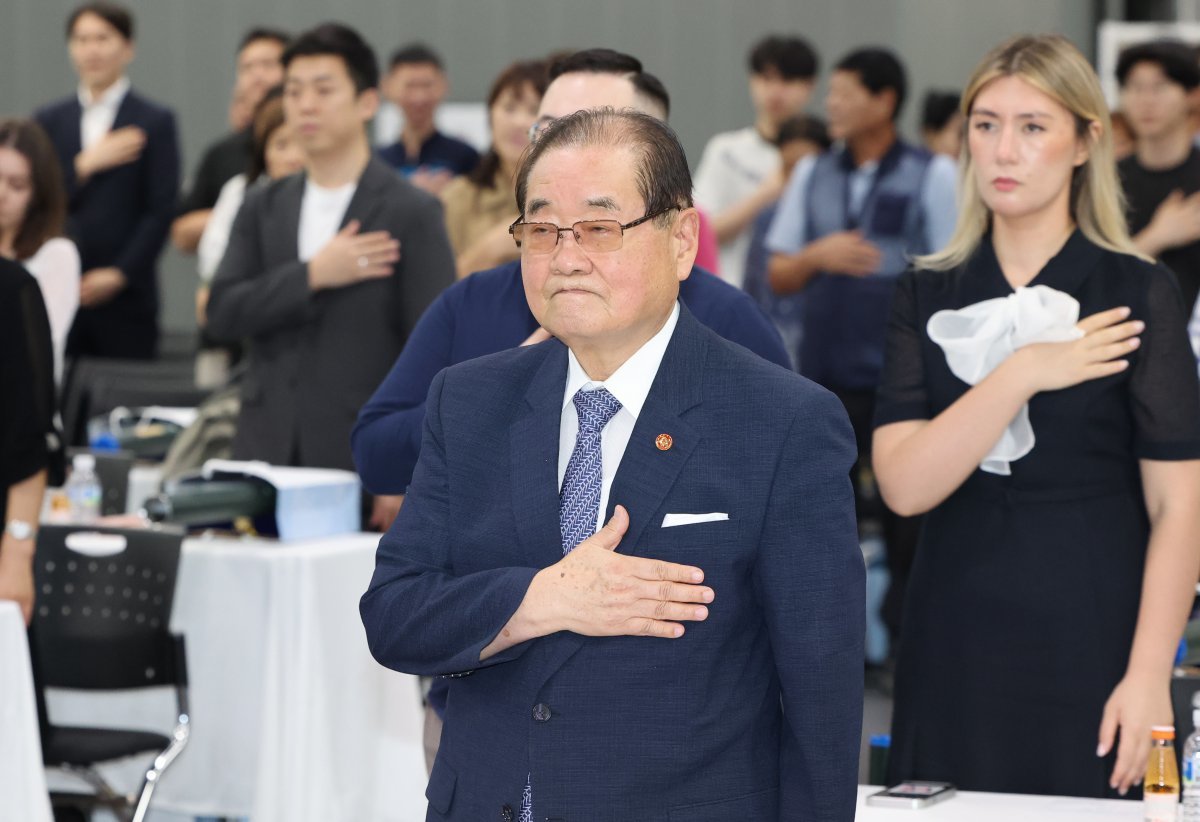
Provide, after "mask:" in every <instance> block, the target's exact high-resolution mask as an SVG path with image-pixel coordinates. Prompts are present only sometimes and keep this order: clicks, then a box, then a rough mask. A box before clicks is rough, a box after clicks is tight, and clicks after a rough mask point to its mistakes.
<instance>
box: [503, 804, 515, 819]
mask: <svg viewBox="0 0 1200 822" xmlns="http://www.w3.org/2000/svg"><path fill="white" fill-rule="evenodd" d="M500 818H501V819H502V820H504V822H513V809H512V805H505V806H504V807H502V808H501V809H500Z"/></svg>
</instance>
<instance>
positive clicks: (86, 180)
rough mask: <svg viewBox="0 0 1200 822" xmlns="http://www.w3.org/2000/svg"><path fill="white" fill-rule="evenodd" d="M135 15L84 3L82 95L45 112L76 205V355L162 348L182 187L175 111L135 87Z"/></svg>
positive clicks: (74, 29) (75, 56)
mask: <svg viewBox="0 0 1200 822" xmlns="http://www.w3.org/2000/svg"><path fill="white" fill-rule="evenodd" d="M133 36H134V32H133V17H132V15H131V14H130V13H129V12H128V11H127V10H126V9H124V8H122V7H121V6H118V5H116V4H114V3H109V2H104V1H103V0H98V1H97V2H90V3H85V4H84V5H82V6H79V7H78V8H76V9H75V10H74V11H73V12H71V15H70V17H68V19H67V47H68V50H69V52H70V55H71V62H72V63H74V65H75V70H76V71H77V72H78V74H79V80H80V85H79V91H78V93H77V94H75V95H72V96H71V97H68V98H66V99H64V100H61V101H59V102H57V103H52V104H50V105H48V106H46V107H44V108H42V109H39V110H38V111H37V112H36V113H35V115H34V117H35V118H36V119H37V121H38V122H39V123H40V124H41V125H42V128H44V129H45V130H46V133H47V134H49V135H50V139H51V140H52V141H53V142H54V147H55V150H56V151H57V153H58V159H59V163H60V164H61V165H62V170H63V179H64V181H65V183H66V187H67V194H68V196H69V198H70V200H69V203H70V205H69V221H68V222H69V231H70V234H71V237H72V239H74V241H75V244H76V246H78V248H79V257H80V260H81V263H82V265H83V278H82V280H81V282H80V295H79V297H80V299H79V306H80V307H79V313H78V314H76V315H75V324H74V327H73V328H72V329H71V336H70V339H69V340H68V345H67V350H68V353H70V354H73V355H76V356H80V355H90V356H97V357H120V358H128V359H152V358H153V357H154V355H155V353H156V351H157V348H158V271H157V265H158V255H159V253H160V252H161V251H162V247H163V243H164V242H165V240H166V237H167V231H168V230H169V228H170V225H171V218H172V216H173V212H174V209H175V198H176V195H177V192H178V189H179V141H178V138H177V136H176V130H175V115H174V114H172V113H171V111H170V110H169V109H166V108H164V107H162V106H160V105H158V104H157V103H154V102H151V101H150V100H147V99H146V98H145V97H142V96H141V95H140V94H137V93H136V92H134V91H132V90H130V88H129V80H128V78H127V77H126V76H125V69H126V68H127V67H128V65H129V63H130V62H131V61H132V60H133V56H134V48H133Z"/></svg>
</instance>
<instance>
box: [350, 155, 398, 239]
mask: <svg viewBox="0 0 1200 822" xmlns="http://www.w3.org/2000/svg"><path fill="white" fill-rule="evenodd" d="M395 178H396V173H395V172H394V171H392V170H391V168H389V167H388V166H387V165H386V164H385V163H384V162H383V161H381V160H379V159H378V158H377V157H375V155H371V159H370V160H369V161H368V162H367V167H366V168H364V169H363V173H362V176H361V177H359V178H358V186H357V187H356V188H355V189H354V196H353V197H351V198H350V204H349V205H348V206H346V213H345V215H343V217H342V224H341V226H339V228H345V227H346V223H348V222H350V221H351V220H358V222H359V225H361V226H362V230H363V231H369V230H372V229H369V228H368V226H370V225H371V220H372V218H373V217H374V216H375V213H376V212H377V211H378V210H379V208H380V206H381V205H382V204H383V201H384V197H383V196H382V194H381V193H380V192H381V190H382V189H383V188H385V187H386V186H387V184H388V183H389V182H391V181H393V180H395ZM393 233H394V232H393Z"/></svg>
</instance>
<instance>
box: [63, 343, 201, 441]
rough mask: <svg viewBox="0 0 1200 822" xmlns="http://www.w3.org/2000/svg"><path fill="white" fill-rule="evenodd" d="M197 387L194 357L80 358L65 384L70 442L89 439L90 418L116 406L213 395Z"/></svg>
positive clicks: (188, 401)
mask: <svg viewBox="0 0 1200 822" xmlns="http://www.w3.org/2000/svg"><path fill="white" fill-rule="evenodd" d="M209 393H210V392H209V391H208V389H204V388H197V387H196V382H195V374H194V373H193V367H192V365H191V363H190V362H183V361H171V360H168V361H161V362H160V361H148V362H143V361H140V360H103V359H92V358H86V357H85V358H82V359H79V360H76V361H75V363H74V364H73V365H72V367H71V369H70V371H69V373H68V374H67V379H66V385H65V387H64V389H63V400H62V418H63V433H64V435H65V436H66V438H67V444H68V445H86V444H87V421H88V419H90V418H91V417H94V416H97V415H99V414H107V413H108V412H109V411H112V410H113V409H114V408H117V407H119V406H125V407H126V408H136V407H141V406H146V405H171V406H180V407H195V406H197V405H199V404H200V403H201V402H202V401H203V400H204V398H205V397H207V396H208V395H209Z"/></svg>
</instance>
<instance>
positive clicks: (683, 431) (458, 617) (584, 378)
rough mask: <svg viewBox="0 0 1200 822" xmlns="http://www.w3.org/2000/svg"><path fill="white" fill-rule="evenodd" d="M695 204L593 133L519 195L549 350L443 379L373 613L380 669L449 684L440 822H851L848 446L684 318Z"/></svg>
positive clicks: (523, 178)
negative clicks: (683, 287)
mask: <svg viewBox="0 0 1200 822" xmlns="http://www.w3.org/2000/svg"><path fill="white" fill-rule="evenodd" d="M691 189H692V182H691V177H690V175H689V173H688V168H687V162H686V158H685V156H684V153H683V150H682V148H681V147H680V145H679V143H678V141H677V139H676V138H675V135H674V133H673V132H672V131H671V130H670V129H669V128H668V127H667V126H666V125H664V124H663V123H661V122H660V121H658V120H656V119H654V118H653V117H649V116H646V115H644V114H639V113H634V112H614V111H612V110H604V109H601V110H591V111H581V112H577V113H575V114H572V115H570V116H567V117H564V118H561V119H560V120H558V121H556V122H555V123H553V124H552V125H550V126H549V127H548V129H547V130H546V132H545V134H544V135H543V136H542V137H541V138H540V139H539V141H538V143H537V144H536V145H535V146H534V148H533V149H532V150H531V152H530V154H529V156H528V157H527V158H526V160H525V162H524V164H523V166H522V168H521V171H520V172H519V174H518V179H517V199H518V203H519V204H520V205H521V206H522V216H521V218H520V220H518V222H517V223H516V224H514V226H513V234H514V237H515V238H516V239H517V241H518V242H519V243H520V244H521V254H522V276H523V280H524V285H525V293H526V297H527V299H528V301H529V305H530V308H531V309H532V311H533V313H534V315H535V316H536V318H537V319H538V321H539V322H540V324H541V325H542V326H543V327H544V328H546V329H547V331H549V332H550V333H551V334H553V335H554V339H551V340H549V341H547V342H544V343H541V344H538V345H534V346H529V347H524V348H518V349H512V350H509V351H504V352H501V353H498V354H494V355H490V356H486V357H482V358H479V359H476V360H472V361H470V362H465V363H462V364H460V365H456V366H453V367H451V368H449V369H446V370H445V371H443V372H442V373H441V374H439V375H438V377H437V379H435V381H434V383H433V386H432V388H431V389H430V393H429V400H428V404H427V409H426V421H425V435H424V442H423V443H422V446H421V453H420V459H419V462H418V464H417V469H416V472H415V475H414V477H413V482H412V485H411V486H410V487H409V494H408V501H407V502H406V504H405V505H404V507H403V508H402V509H401V511H400V515H399V517H398V519H397V520H396V522H395V524H394V525H393V527H392V529H391V530H390V531H389V532H388V534H387V535H386V536H385V537H384V538H383V540H382V541H381V542H380V545H379V551H378V555H377V558H376V569H375V575H374V578H373V579H372V581H371V585H370V588H369V590H368V591H367V593H366V594H365V595H364V597H363V599H362V604H361V610H362V616H363V622H364V624H365V626H366V629H367V636H368V640H369V642H370V645H371V649H372V652H373V653H374V654H375V656H376V658H377V659H378V660H379V661H380V662H381V663H383V664H384V665H387V666H388V667H391V668H394V669H396V670H401V671H407V672H411V673H417V674H433V675H441V676H447V677H452V678H453V680H452V685H451V690H450V696H449V703H448V706H447V712H446V724H445V730H444V732H443V737H442V745H441V748H440V750H439V752H438V756H437V760H436V762H435V764H434V768H433V773H432V775H431V777H430V782H429V787H428V790H427V792H426V795H427V797H428V798H429V815H428V819H430V820H472V822H474V820H479V819H500V820H507V821H508V822H513V820H519V822H531V820H533V819H538V820H544V819H559V820H570V821H571V822H576V821H579V822H582V820H587V822H598V821H602V820H635V819H636V820H639V822H654V821H655V820H662V821H663V822H665V821H666V820H671V819H687V820H690V822H696V821H697V820H699V822H704V820H714V822H715V820H722V822H724V820H727V819H754V820H766V821H767V822H770V821H771V820H801V819H804V820H845V822H849V820H851V819H852V818H853V816H854V806H855V795H856V792H855V783H856V781H857V780H856V776H857V759H858V746H859V733H860V724H861V709H862V640H863V614H864V602H863V577H864V574H863V563H862V557H861V555H860V553H859V549H858V544H857V537H856V527H855V518H854V507H853V506H854V503H853V497H852V494H851V489H850V483H849V479H848V474H849V469H850V465H851V463H852V462H853V460H854V456H855V453H854V441H853V435H852V432H851V430H850V426H849V424H848V421H847V419H846V414H845V412H844V411H843V410H842V408H841V406H840V404H839V403H838V401H837V400H836V399H835V398H834V397H833V396H832V395H831V394H829V393H828V392H826V391H825V390H823V389H821V388H819V387H817V386H816V385H814V384H813V383H810V382H808V381H806V380H804V379H803V378H801V377H798V376H796V375H794V374H792V373H789V372H787V371H785V370H784V369H782V368H779V367H777V366H775V365H772V364H770V363H768V362H766V361H764V360H762V359H761V358H759V357H757V356H755V355H753V354H751V353H750V352H748V351H746V350H745V349H744V348H741V347H740V346H737V345H734V344H732V343H729V342H727V341H726V340H724V339H722V338H721V337H720V336H718V335H717V334H716V333H714V332H712V331H710V330H709V329H707V328H705V327H704V326H702V325H701V324H700V323H699V322H697V321H696V320H695V319H694V318H693V317H692V315H691V314H690V313H689V312H688V311H687V309H686V308H684V307H682V306H681V305H680V303H679V302H678V293H679V283H680V281H681V280H683V279H685V278H686V277H687V276H688V275H689V273H690V272H691V269H692V263H693V260H694V258H695V254H696V245H697V234H698V218H697V215H696V212H695V210H694V209H693V208H692V204H691ZM602 523H606V524H604V525H603V527H600V526H601V524H602Z"/></svg>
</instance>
